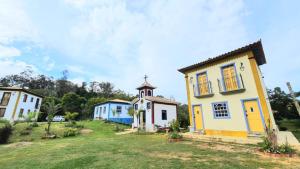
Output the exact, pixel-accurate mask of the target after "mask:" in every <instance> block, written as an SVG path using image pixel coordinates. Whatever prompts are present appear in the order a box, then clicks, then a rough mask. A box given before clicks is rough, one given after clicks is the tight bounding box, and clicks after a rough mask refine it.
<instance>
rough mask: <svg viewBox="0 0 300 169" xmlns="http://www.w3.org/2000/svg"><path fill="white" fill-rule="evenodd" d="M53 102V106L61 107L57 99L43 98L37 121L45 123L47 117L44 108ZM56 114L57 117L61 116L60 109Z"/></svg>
mask: <svg viewBox="0 0 300 169" xmlns="http://www.w3.org/2000/svg"><path fill="white" fill-rule="evenodd" d="M52 101H54V104H56V105H57V104H60V105H61V100H60V99H59V98H57V97H45V98H44V99H43V101H42V106H41V110H40V113H39V116H38V121H45V120H46V117H47V116H48V115H47V110H46V107H47V105H46V104H48V102H52ZM56 114H59V115H62V114H63V112H62V109H60V110H59V111H58V112H57V113H56Z"/></svg>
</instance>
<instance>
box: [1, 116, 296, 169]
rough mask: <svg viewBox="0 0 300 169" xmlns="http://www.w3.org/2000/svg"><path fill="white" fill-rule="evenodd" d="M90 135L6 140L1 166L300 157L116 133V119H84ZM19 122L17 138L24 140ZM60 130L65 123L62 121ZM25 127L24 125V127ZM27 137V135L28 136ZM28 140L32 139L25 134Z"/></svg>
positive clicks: (159, 164) (253, 164)
mask: <svg viewBox="0 0 300 169" xmlns="http://www.w3.org/2000/svg"><path fill="white" fill-rule="evenodd" d="M83 124H84V126H85V128H88V129H92V130H93V132H92V133H89V134H82V135H79V136H76V137H69V138H59V139H54V140H41V139H40V137H39V134H42V133H41V132H42V131H43V126H40V127H39V128H34V129H33V133H32V137H33V139H32V142H29V143H28V142H26V143H25V142H19V143H11V144H8V145H0V168H1V169H5V168H29V169H34V168H53V169H58V168H71V169H75V168H116V169H119V168H210V169H212V168H228V169H229V168H230V169H231V168H297V166H300V160H299V158H298V157H297V158H293V159H288V158H283V159H280V160H278V159H276V158H270V157H266V156H262V155H259V154H257V152H256V149H257V147H256V146H249V145H238V144H228V143H227V144H225V143H214V142H210V143H207V142H198V141H190V140H185V141H182V142H177V143H168V142H167V138H166V136H165V135H164V134H152V135H137V134H128V135H116V134H115V132H114V128H115V126H114V124H107V123H103V122H100V121H93V122H83ZM21 125H25V124H17V126H16V129H15V132H14V137H13V138H12V140H11V141H13V142H17V141H21V140H22V137H23V136H19V135H17V130H19V129H21ZM54 126H55V127H54V130H56V131H60V130H61V129H62V128H63V124H60V123H56V124H55V125H54ZM18 127H19V129H18ZM26 137H27V136H26ZM25 140H26V139H25Z"/></svg>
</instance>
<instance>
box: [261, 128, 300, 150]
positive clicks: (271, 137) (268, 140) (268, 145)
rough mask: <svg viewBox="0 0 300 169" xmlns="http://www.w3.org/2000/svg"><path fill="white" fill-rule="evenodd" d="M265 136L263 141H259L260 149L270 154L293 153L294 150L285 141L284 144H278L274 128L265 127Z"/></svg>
mask: <svg viewBox="0 0 300 169" xmlns="http://www.w3.org/2000/svg"><path fill="white" fill-rule="evenodd" d="M266 131H267V136H266V137H264V138H263V142H262V143H259V146H260V147H261V150H262V151H264V152H267V153H272V154H293V153H294V152H295V150H294V149H293V148H292V147H291V146H290V145H289V144H288V142H287V141H286V143H285V144H282V145H280V146H279V145H278V143H277V135H276V134H275V131H274V130H270V129H268V128H267V129H266Z"/></svg>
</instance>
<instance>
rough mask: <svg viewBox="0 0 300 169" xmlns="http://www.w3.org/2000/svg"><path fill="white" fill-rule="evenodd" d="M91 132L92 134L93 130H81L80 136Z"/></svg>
mask: <svg viewBox="0 0 300 169" xmlns="http://www.w3.org/2000/svg"><path fill="white" fill-rule="evenodd" d="M92 132H93V130H91V129H82V130H80V134H90V133H92Z"/></svg>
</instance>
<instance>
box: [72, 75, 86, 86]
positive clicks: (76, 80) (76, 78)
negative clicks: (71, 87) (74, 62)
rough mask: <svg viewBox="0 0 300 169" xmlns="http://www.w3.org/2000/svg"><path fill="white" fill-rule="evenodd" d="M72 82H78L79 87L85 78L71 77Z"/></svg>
mask: <svg viewBox="0 0 300 169" xmlns="http://www.w3.org/2000/svg"><path fill="white" fill-rule="evenodd" d="M69 80H70V81H71V82H73V83H74V84H77V85H78V86H79V87H80V86H82V82H84V81H85V80H84V78H82V77H75V78H71V79H69Z"/></svg>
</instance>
